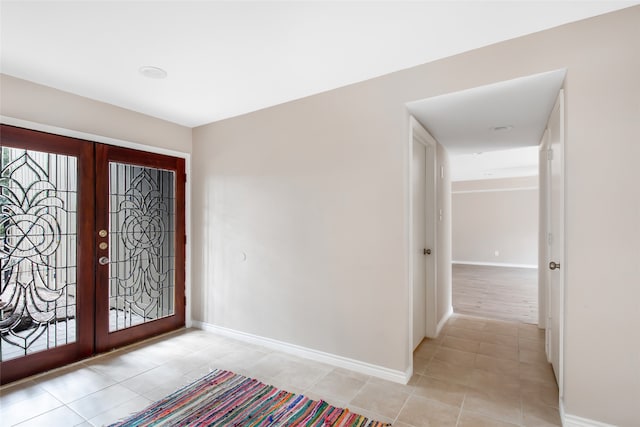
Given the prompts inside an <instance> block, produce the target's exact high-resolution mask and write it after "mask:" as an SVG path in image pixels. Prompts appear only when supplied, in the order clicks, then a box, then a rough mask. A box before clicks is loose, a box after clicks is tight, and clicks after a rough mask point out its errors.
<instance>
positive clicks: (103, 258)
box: [98, 256, 109, 265]
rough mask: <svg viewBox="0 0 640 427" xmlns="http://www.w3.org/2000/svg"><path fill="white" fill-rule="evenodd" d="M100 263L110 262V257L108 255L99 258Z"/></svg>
mask: <svg viewBox="0 0 640 427" xmlns="http://www.w3.org/2000/svg"><path fill="white" fill-rule="evenodd" d="M98 264H100V265H107V264H109V258H107V257H106V256H101V257H100V258H98Z"/></svg>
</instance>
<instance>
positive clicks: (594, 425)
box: [560, 401, 616, 427]
mask: <svg viewBox="0 0 640 427" xmlns="http://www.w3.org/2000/svg"><path fill="white" fill-rule="evenodd" d="M560 420H561V421H562V426H563V427H616V426H614V425H613V424H607V423H603V422H600V421H595V420H590V419H588V418H582V417H578V416H577V415H571V414H567V413H566V412H565V410H564V403H563V402H562V401H560Z"/></svg>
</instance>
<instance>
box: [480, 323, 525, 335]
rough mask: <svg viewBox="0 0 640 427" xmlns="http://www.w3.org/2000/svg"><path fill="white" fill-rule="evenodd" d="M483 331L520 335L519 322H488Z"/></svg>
mask: <svg viewBox="0 0 640 427" xmlns="http://www.w3.org/2000/svg"><path fill="white" fill-rule="evenodd" d="M482 331H483V332H486V333H489V334H496V335H507V336H512V337H515V338H517V337H518V324H517V323H515V322H487V324H486V325H485V326H484V329H483V330H482Z"/></svg>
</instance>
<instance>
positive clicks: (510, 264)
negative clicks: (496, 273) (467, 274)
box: [451, 261, 538, 268]
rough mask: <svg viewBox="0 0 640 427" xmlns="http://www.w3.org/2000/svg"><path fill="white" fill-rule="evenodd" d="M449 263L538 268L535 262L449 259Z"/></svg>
mask: <svg viewBox="0 0 640 427" xmlns="http://www.w3.org/2000/svg"><path fill="white" fill-rule="evenodd" d="M451 264H468V265H486V266H488V267H516V268H538V265H537V264H512V263H509V262H475V261H451Z"/></svg>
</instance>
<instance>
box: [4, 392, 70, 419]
mask: <svg viewBox="0 0 640 427" xmlns="http://www.w3.org/2000/svg"><path fill="white" fill-rule="evenodd" d="M62 405H63V403H62V402H61V401H60V400H58V399H56V398H55V397H53V395H51V394H50V393H48V392H46V391H44V392H43V393H38V394H37V395H35V396H33V397H32V398H30V399H28V400H20V401H18V402H15V403H13V404H11V405H6V406H5V405H2V417H0V423H1V424H0V425H2V426H3V427H4V426H12V425H14V424H18V423H20V422H23V421H26V420H28V419H30V418H33V417H36V416H38V415H41V414H44V413H45V412H49V411H51V410H52V409H56V408H59V407H61V406H62Z"/></svg>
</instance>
